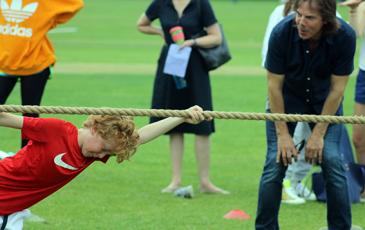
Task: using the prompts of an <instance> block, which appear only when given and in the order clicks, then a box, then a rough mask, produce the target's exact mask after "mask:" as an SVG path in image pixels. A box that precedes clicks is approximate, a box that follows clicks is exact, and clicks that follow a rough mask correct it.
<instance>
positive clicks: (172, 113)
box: [0, 105, 365, 124]
mask: <svg viewBox="0 0 365 230" xmlns="http://www.w3.org/2000/svg"><path fill="white" fill-rule="evenodd" d="M0 112H9V113H39V114H41V113H43V114H78V115H91V114H94V115H121V116H148V117H184V118H189V113H188V112H187V111H186V110H164V109H133V108H110V107H101V108H96V107H63V106H33V105H26V106H21V105H0ZM203 115H204V117H205V118H215V119H231V120H233V119H234V120H269V121H285V122H299V121H303V122H312V123H319V122H321V123H336V124H339V123H345V124H365V117H364V116H331V115H303V114H279V113H250V112H220V111H203Z"/></svg>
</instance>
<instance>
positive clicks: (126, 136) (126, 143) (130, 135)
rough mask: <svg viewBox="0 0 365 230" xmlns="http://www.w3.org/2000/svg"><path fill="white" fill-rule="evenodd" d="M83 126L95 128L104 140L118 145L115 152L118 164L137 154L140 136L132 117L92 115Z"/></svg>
mask: <svg viewBox="0 0 365 230" xmlns="http://www.w3.org/2000/svg"><path fill="white" fill-rule="evenodd" d="M83 126H84V127H85V128H93V129H94V130H95V131H96V133H97V134H99V135H100V136H101V137H102V138H103V139H104V140H112V141H115V142H116V143H118V149H117V150H116V152H115V156H116V158H117V162H118V163H121V162H123V161H124V160H128V159H129V158H130V157H131V156H132V155H133V154H134V153H135V152H136V149H137V146H138V141H139V135H138V133H137V129H136V127H135V124H134V122H133V119H132V118H131V117H125V116H117V115H91V116H89V117H88V118H87V120H86V121H85V122H84V123H83Z"/></svg>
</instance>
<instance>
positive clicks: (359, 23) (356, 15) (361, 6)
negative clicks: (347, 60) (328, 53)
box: [340, 0, 365, 202]
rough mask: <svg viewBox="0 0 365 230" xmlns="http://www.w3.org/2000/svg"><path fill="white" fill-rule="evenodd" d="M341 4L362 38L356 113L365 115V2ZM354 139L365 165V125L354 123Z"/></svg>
mask: <svg viewBox="0 0 365 230" xmlns="http://www.w3.org/2000/svg"><path fill="white" fill-rule="evenodd" d="M340 5H342V6H348V7H349V9H350V12H349V15H350V25H351V26H352V27H353V28H354V30H355V31H356V34H357V36H358V37H360V38H362V39H361V46H360V57H359V72H358V74H357V78H356V86H355V106H354V114H355V115H359V116H364V115H365V2H364V1H361V0H348V1H345V2H343V3H341V4H340ZM352 131H353V133H352V141H353V143H354V146H355V150H356V156H357V162H358V163H359V164H361V165H365V125H354V126H353V130H352ZM361 201H362V202H365V191H363V192H362V194H361Z"/></svg>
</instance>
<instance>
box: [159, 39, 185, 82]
mask: <svg viewBox="0 0 365 230" xmlns="http://www.w3.org/2000/svg"><path fill="white" fill-rule="evenodd" d="M190 54H191V47H184V48H183V49H180V46H178V45H176V44H171V45H170V48H169V51H168V53H167V57H166V62H165V67H164V69H163V72H164V73H165V74H170V75H174V76H178V77H185V74H186V68H187V66H188V62H189V58H190Z"/></svg>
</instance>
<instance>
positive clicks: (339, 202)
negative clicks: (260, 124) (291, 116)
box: [256, 121, 351, 230]
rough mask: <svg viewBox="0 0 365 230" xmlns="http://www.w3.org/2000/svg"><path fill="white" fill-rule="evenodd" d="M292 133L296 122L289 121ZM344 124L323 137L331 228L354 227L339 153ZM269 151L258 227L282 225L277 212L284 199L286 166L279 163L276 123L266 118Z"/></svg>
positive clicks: (270, 228)
mask: <svg viewBox="0 0 365 230" xmlns="http://www.w3.org/2000/svg"><path fill="white" fill-rule="evenodd" d="M288 127H289V130H290V133H291V134H293V132H294V128H295V124H293V123H291V124H290V123H289V124H288ZM341 129H342V124H333V125H330V126H328V129H327V133H326V135H325V137H324V148H323V160H322V164H321V167H322V171H323V174H324V177H325V186H326V190H327V197H328V198H327V222H328V228H329V230H349V229H350V228H351V203H350V200H349V195H348V190H347V183H346V177H345V169H344V165H343V162H342V160H341V156H340V153H339V141H340V135H341ZM266 138H267V153H266V161H265V166H264V171H263V173H262V176H261V181H260V187H259V199H258V207H257V216H256V229H257V230H261V229H265V230H277V229H279V222H278V214H279V208H280V203H281V192H282V182H283V178H284V176H285V171H286V169H287V167H285V166H284V165H283V164H282V163H276V154H277V137H276V131H275V124H274V123H273V122H271V121H267V122H266Z"/></svg>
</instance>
